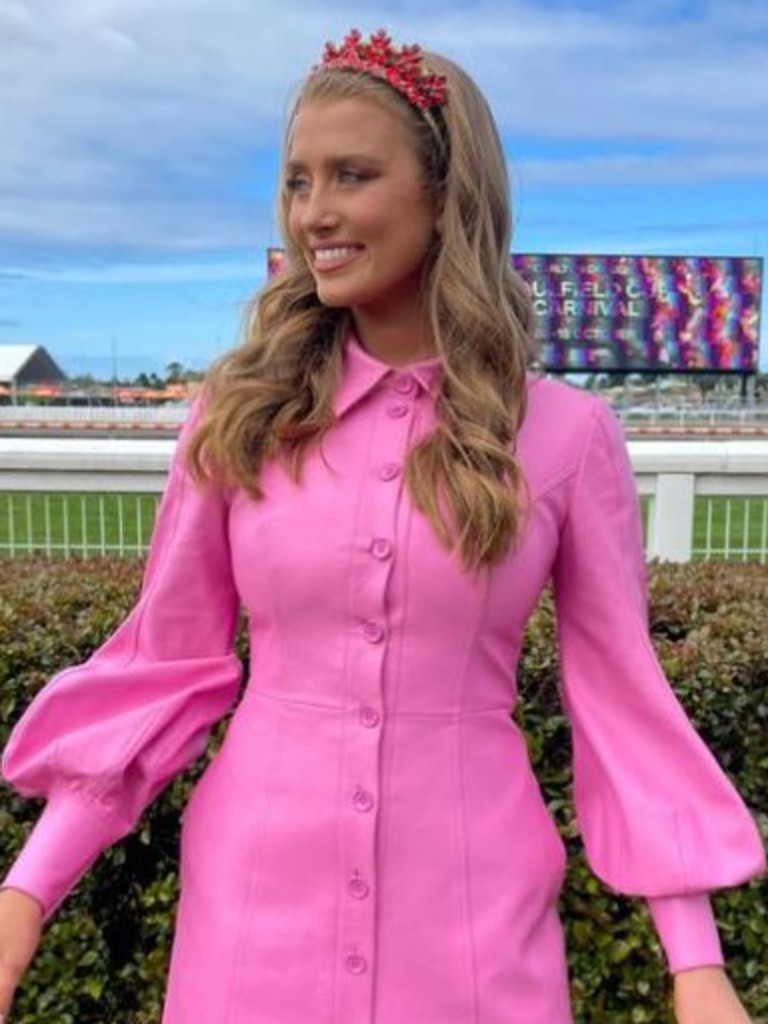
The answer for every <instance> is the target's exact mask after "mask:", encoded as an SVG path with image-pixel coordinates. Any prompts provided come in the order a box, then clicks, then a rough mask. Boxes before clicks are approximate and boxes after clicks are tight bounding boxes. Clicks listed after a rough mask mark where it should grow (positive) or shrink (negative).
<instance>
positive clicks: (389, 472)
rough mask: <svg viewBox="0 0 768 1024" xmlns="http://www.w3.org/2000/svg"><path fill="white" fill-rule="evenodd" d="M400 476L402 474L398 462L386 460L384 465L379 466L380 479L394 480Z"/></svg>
mask: <svg viewBox="0 0 768 1024" xmlns="http://www.w3.org/2000/svg"><path fill="white" fill-rule="evenodd" d="M398 476H400V467H399V466H398V464H397V463H396V462H385V463H384V465H383V466H380V467H379V479H380V480H394V479H395V477H398Z"/></svg>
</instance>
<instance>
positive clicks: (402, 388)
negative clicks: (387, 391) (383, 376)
mask: <svg viewBox="0 0 768 1024" xmlns="http://www.w3.org/2000/svg"><path fill="white" fill-rule="evenodd" d="M392 386H393V387H394V389H395V391H397V393H398V394H399V395H410V393H411V392H412V391H413V389H414V388H415V387H416V381H415V380H414V379H413V377H411V375H410V374H409V373H405V374H403V375H402V376H401V377H395V379H394V381H393V382H392Z"/></svg>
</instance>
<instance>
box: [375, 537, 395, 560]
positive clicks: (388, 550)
mask: <svg viewBox="0 0 768 1024" xmlns="http://www.w3.org/2000/svg"><path fill="white" fill-rule="evenodd" d="M371 554H372V555H373V557H374V558H378V559H379V560H380V561H382V562H383V561H384V560H385V559H387V558H389V557H390V555H391V554H392V545H391V544H390V542H389V541H388V540H387V539H386V537H375V538H374V539H373V541H372V542H371Z"/></svg>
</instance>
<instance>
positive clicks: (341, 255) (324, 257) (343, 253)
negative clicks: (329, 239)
mask: <svg viewBox="0 0 768 1024" xmlns="http://www.w3.org/2000/svg"><path fill="white" fill-rule="evenodd" d="M357 251H358V250H357V248H353V247H352V246H349V245H345V246H339V247H336V248H333V249H315V263H330V262H331V260H342V259H346V258H347V257H348V256H352V255H353V254H354V253H356V252H357Z"/></svg>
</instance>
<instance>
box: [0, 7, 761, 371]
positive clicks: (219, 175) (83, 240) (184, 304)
mask: <svg viewBox="0 0 768 1024" xmlns="http://www.w3.org/2000/svg"><path fill="white" fill-rule="evenodd" d="M351 26H358V27H359V28H360V29H361V30H362V31H363V32H365V33H367V32H369V31H373V30H375V29H377V28H379V27H382V26H383V27H386V28H387V29H388V30H389V31H390V32H391V33H392V35H393V36H394V37H395V38H396V39H397V40H398V41H403V42H419V43H420V44H421V45H423V46H424V47H426V48H428V49H432V50H435V51H438V52H441V53H444V54H446V55H447V56H449V57H451V58H453V59H454V60H456V61H458V62H459V63H460V64H461V65H462V66H463V67H465V68H466V70H467V71H469V73H470V74H471V75H472V76H473V77H474V78H475V80H476V81H477V82H478V84H479V85H480V87H481V88H482V90H483V91H484V93H485V94H486V96H487V98H488V100H489V102H490V104H491V107H492V109H493V111H494V114H495V117H496V119H497V122H498V125H499V129H500V132H501V135H502V138H503V142H504V147H505V152H506V155H507V160H508V164H509V169H510V175H511V183H512V201H513V209H514V216H515V236H514V242H513V245H514V248H515V249H516V250H518V251H521V252H564V253H575V252H586V253H590V252H596V253H599V252H606V253H612V252H629V253H640V254H669V255H678V254H679V255H688V254H691V255H695V254H700V255H738V256H758V257H763V258H765V257H766V255H767V254H768V3H766V2H765V0H712V2H707V0H693V2H691V0H680V2H675V0H628V2H622V0H617V2H614V3H610V2H607V0H606V2H601V0H546V2H539V3H537V4H535V3H532V2H519V0H503V2H502V0H489V2H481V3H472V2H471V0H439V2H433V0H424V2H421V3H419V2H415V0H412V2H410V3H405V2H396V0H389V2H376V3H369V2H365V0H355V2H354V3H347V2H323V3H318V2H317V0H283V2H280V3H274V2H269V3H268V2H266V0H0V342H6V343H15V344H18V343H36V344H41V345H44V346H45V347H46V348H47V349H48V351H49V352H50V353H51V355H52V356H53V357H54V358H55V359H56V360H57V361H58V362H59V363H60V365H61V366H62V367H63V368H64V370H66V371H67V372H68V373H70V374H78V373H92V374H94V375H96V376H103V377H109V376H111V375H112V374H116V375H117V376H119V377H121V378H131V377H133V376H135V375H136V374H137V373H139V372H141V371H147V372H149V371H155V372H160V373H162V372H163V371H164V369H165V367H166V366H167V365H168V364H169V363H170V362H181V363H182V364H183V365H184V366H187V367H190V368H194V369H202V368H204V367H205V366H206V365H207V364H208V363H209V362H210V361H211V360H212V359H214V358H215V357H217V356H218V355H220V354H221V353H222V352H224V351H226V350H227V349H229V348H230V347H232V346H233V345H235V344H237V342H238V341H239V340H240V337H241V331H242V325H243V317H244V313H245V309H246V306H247V303H248V301H249V299H250V298H251V297H252V296H253V294H254V293H255V292H257V291H258V289H259V288H260V286H261V285H262V284H263V282H264V278H265V274H266V249H267V247H268V246H270V245H279V244H280V236H279V232H278V231H277V228H276V225H275V219H274V195H275V189H276V184H277V179H278V174H279V156H280V146H281V139H282V134H283V130H284V124H285V118H286V114H287V112H288V110H289V109H290V98H291V96H292V95H293V94H294V92H295V90H296V88H297V86H298V85H299V83H300V82H301V79H302V77H303V75H304V74H305V73H306V71H307V70H308V69H309V68H310V67H311V66H312V65H313V64H314V63H315V62H316V60H317V59H318V58H319V56H320V53H321V51H322V48H323V45H324V43H325V42H326V40H328V39H333V40H340V39H341V38H342V37H343V36H344V35H345V34H346V32H347V30H348V29H349V28H350V27H351ZM766 305H768V302H767V301H766V296H765V289H764V295H763V307H764V314H765V315H764V316H763V326H762V339H761V360H760V361H761V366H762V367H763V368H768V331H767V330H766V321H768V309H766V308H765V307H766Z"/></svg>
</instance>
